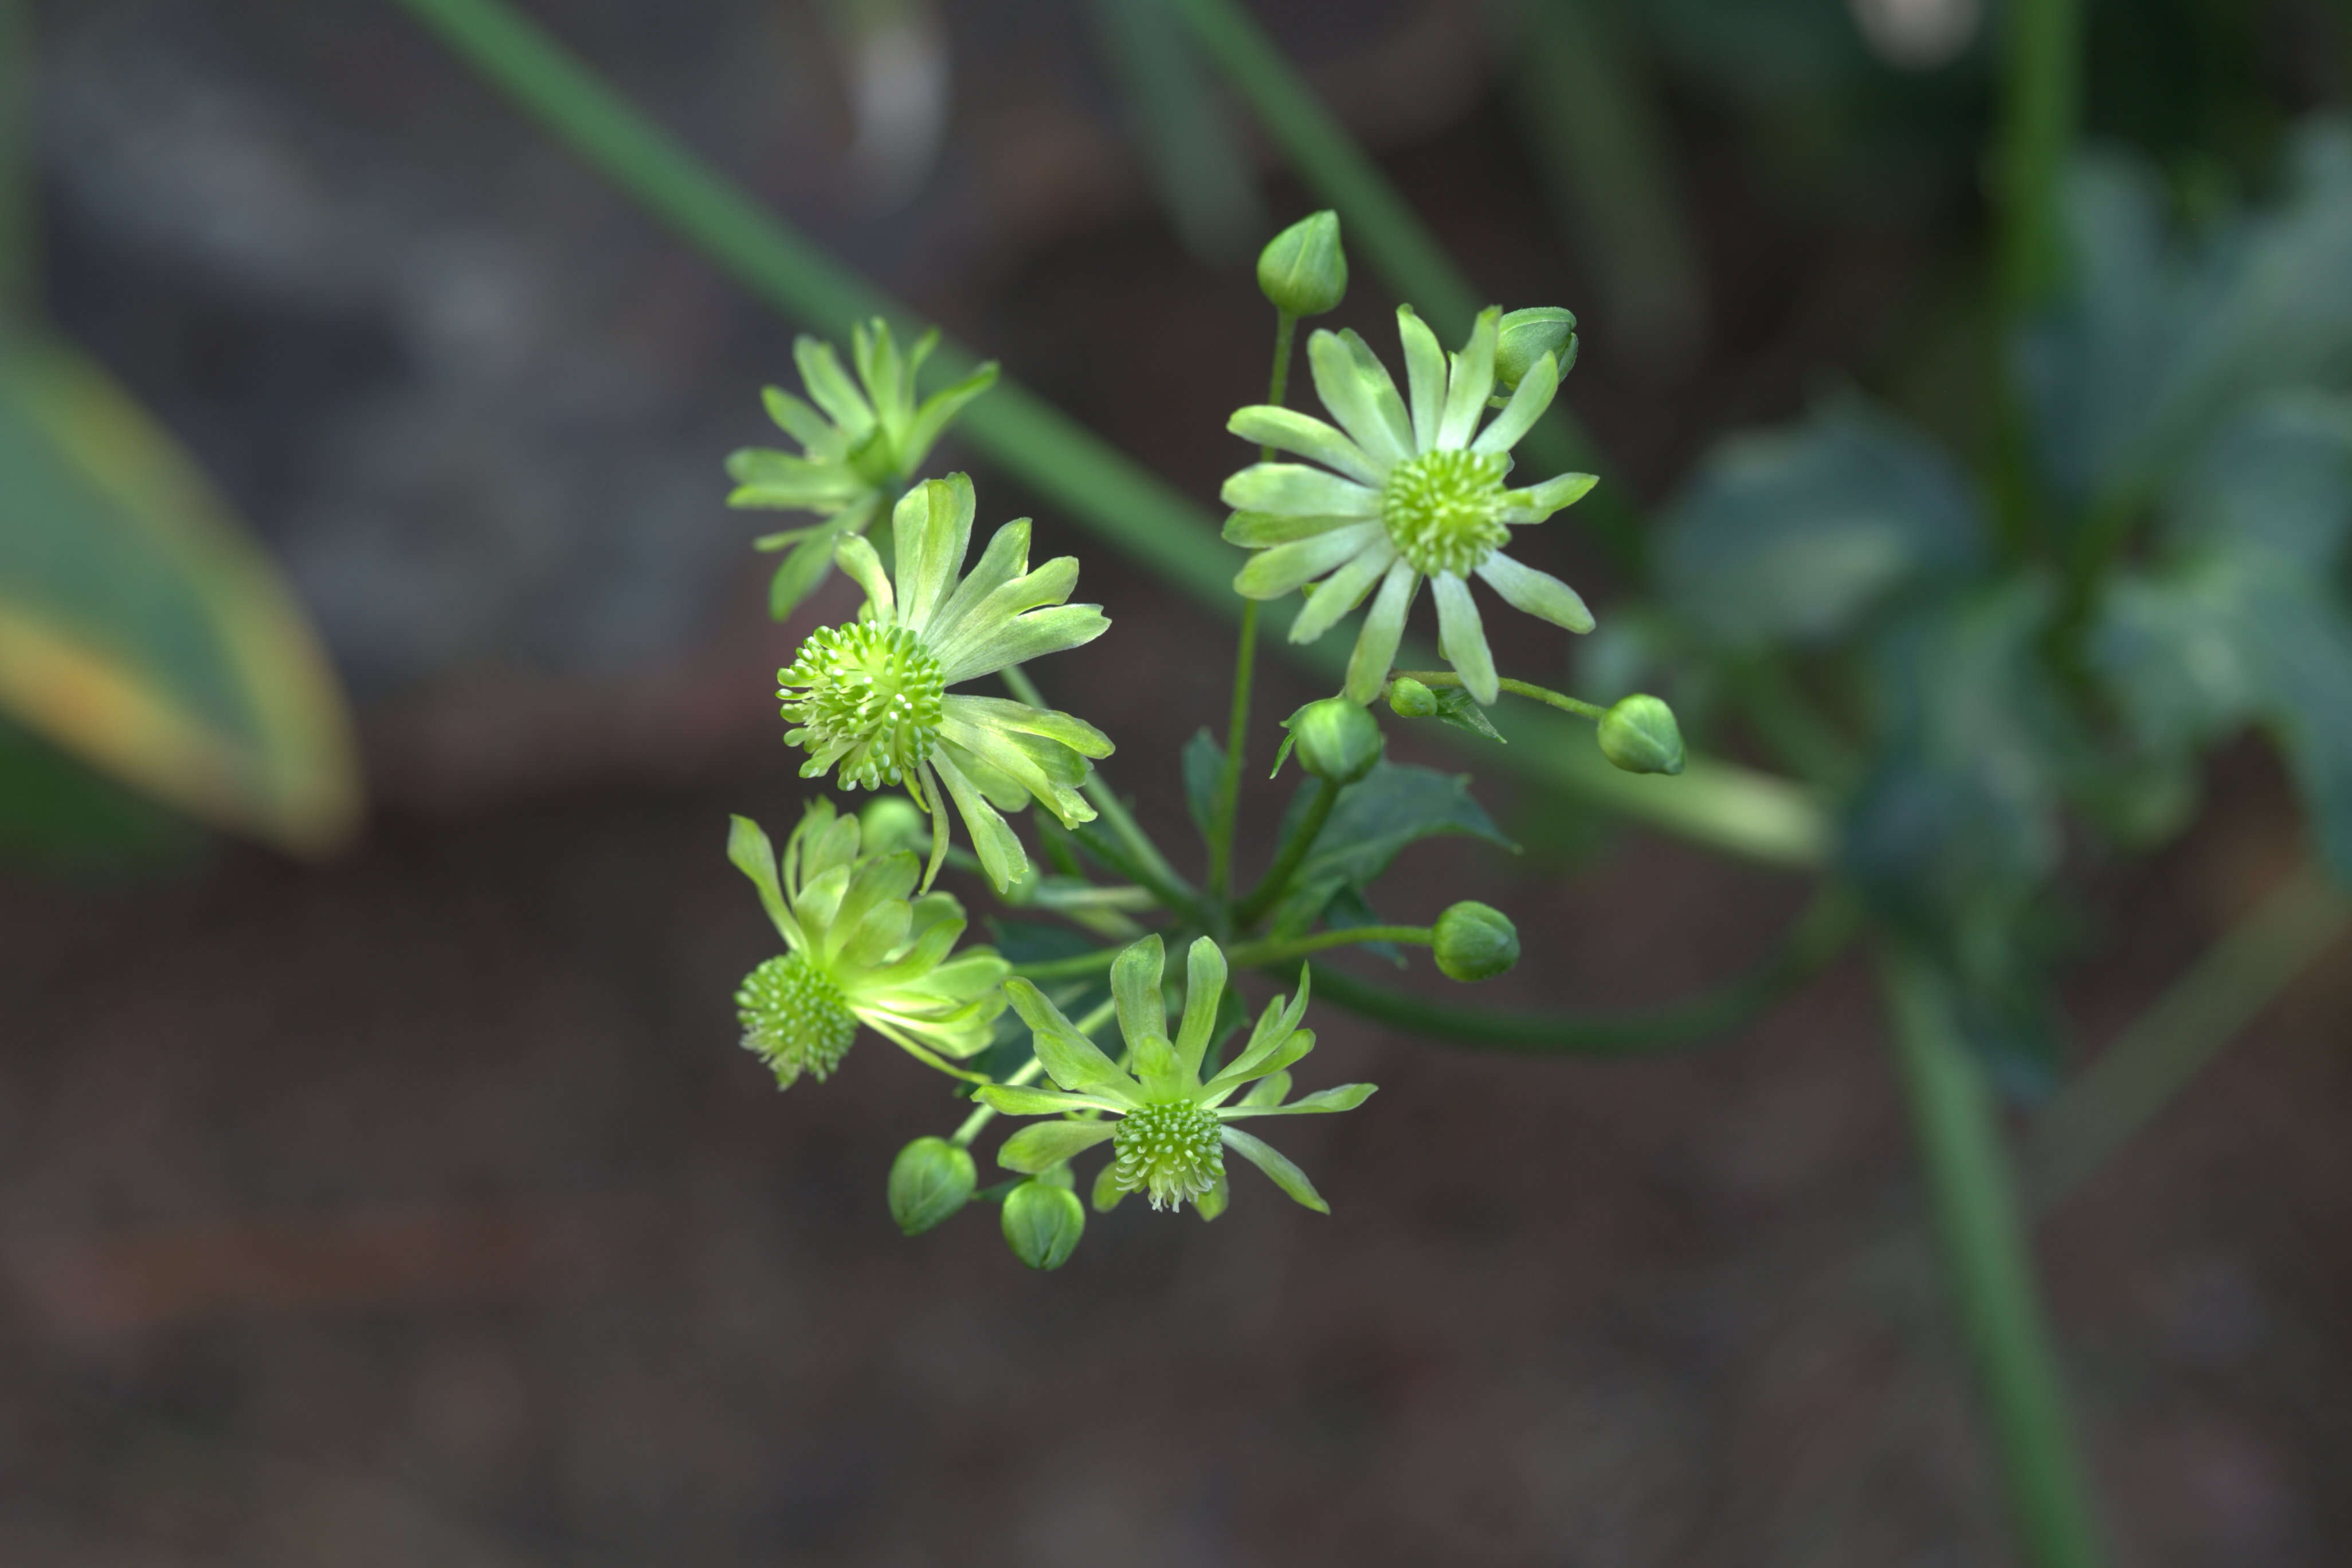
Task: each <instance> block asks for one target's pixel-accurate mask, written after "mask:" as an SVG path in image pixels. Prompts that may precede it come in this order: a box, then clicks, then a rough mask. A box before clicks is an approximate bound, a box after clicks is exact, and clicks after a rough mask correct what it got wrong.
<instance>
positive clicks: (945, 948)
mask: <svg viewBox="0 0 2352 1568" xmlns="http://www.w3.org/2000/svg"><path fill="white" fill-rule="evenodd" d="M858 838H859V827H858V821H857V818H856V817H854V816H839V815H836V814H835V811H834V807H833V803H832V802H831V801H829V800H824V799H822V798H820V799H818V800H815V801H813V802H811V803H810V804H809V806H808V808H807V811H806V812H805V814H804V815H803V816H802V817H801V823H800V826H798V827H795V828H794V829H793V833H792V837H789V838H787V839H786V840H785V841H784V853H783V858H782V864H781V866H780V865H779V863H778V860H777V856H776V851H775V848H774V847H773V846H772V844H771V843H770V842H769V840H768V836H767V834H766V833H765V832H763V831H761V827H760V826H759V824H757V823H755V822H753V821H751V819H750V818H748V817H742V816H739V817H737V818H735V825H734V831H733V832H732V833H731V834H730V835H729V837H728V840H727V857H728V858H729V859H730V860H732V861H733V862H734V863H735V866H736V868H737V869H739V870H740V871H741V872H742V873H743V874H744V875H745V876H747V877H749V878H751V885H752V886H753V887H755V888H757V889H759V890H760V902H761V904H762V905H764V906H765V907H766V909H767V911H768V918H769V919H770V920H772V921H774V922H775V925H776V931H777V933H778V934H779V935H781V936H782V938H783V939H784V946H785V949H786V951H785V952H783V953H782V954H781V955H779V956H777V957H775V958H772V959H769V960H768V961H767V962H766V963H762V964H761V965H760V966H759V967H758V968H757V969H754V970H753V971H751V973H750V974H748V975H746V976H745V977H744V980H743V984H742V987H741V988H740V990H739V991H737V992H736V994H735V1008H736V1014H737V1016H738V1017H739V1018H740V1019H741V1021H742V1025H743V1046H744V1048H745V1049H746V1050H749V1051H751V1052H753V1053H755V1054H756V1055H757V1056H758V1057H759V1058H760V1059H761V1060H762V1061H764V1062H766V1063H767V1064H768V1066H769V1067H770V1068H772V1069H773V1070H774V1072H775V1075H776V1084H777V1087H779V1088H782V1089H790V1088H791V1087H792V1086H793V1082H794V1080H796V1079H799V1077H800V1076H801V1075H802V1074H803V1073H806V1074H807V1075H808V1076H809V1077H811V1078H813V1079H817V1080H818V1081H819V1082H823V1081H824V1079H825V1077H826V1076H827V1075H828V1074H830V1073H831V1072H832V1071H833V1069H834V1068H836V1067H838V1066H840V1065H841V1058H842V1057H843V1056H844V1055H845V1054H846V1053H847V1051H848V1049H849V1047H850V1045H851V1043H852V1042H853V1041H854V1040H855V1039H856V1037H857V1028H858V1026H859V1025H861V1024H862V1025H864V1026H866V1027H867V1028H869V1029H871V1030H873V1031H874V1032H875V1033H876V1034H877V1035H880V1036H881V1037H883V1038H884V1039H887V1040H888V1041H890V1042H891V1043H892V1044H894V1045H897V1046H898V1047H902V1048H903V1049H905V1050H906V1051H908V1052H909V1053H910V1054H911V1055H913V1056H914V1057H915V1058H918V1059H919V1060H921V1061H923V1062H927V1063H929V1065H931V1066H933V1067H937V1068H942V1069H943V1070H946V1071H950V1072H953V1071H956V1070H957V1069H955V1068H951V1067H950V1066H949V1065H948V1064H949V1060H950V1059H954V1060H961V1059H962V1058H968V1057H971V1056H972V1055H974V1054H976V1053H977V1052H979V1051H980V1050H981V1049H982V1047H986V1046H987V1044H988V1043H989V1039H990V1037H991V1035H992V1031H993V1026H994V1024H995V1021H996V1016H997V1015H998V1014H1000V1013H1002V1012H1003V1011H1004V993H1003V980H1004V976H1005V973H1006V972H1007V966H1006V964H1005V963H1004V961H1003V959H1001V958H999V957H998V956H997V955H996V954H995V953H994V952H992V951H991V950H989V949H988V948H985V947H974V948H967V949H966V950H965V951H963V952H956V951H955V945H956V942H957V941H958V940H959V939H960V938H961V937H962V935H963V931H964V914H963V906H962V905H961V904H959V903H958V902H956V900H955V899H954V898H953V897H952V896H951V895H950V894H947V893H927V894H924V895H922V896H921V897H919V898H911V899H910V898H909V896H908V895H910V894H912V893H913V892H914V890H915V879H916V878H917V877H918V876H919V875H920V872H921V867H920V865H919V862H918V861H917V859H916V858H915V856H914V855H913V854H912V853H911V852H909V851H907V850H897V851H893V852H889V853H885V854H878V855H877V854H866V855H861V854H860V853H859V852H858Z"/></svg>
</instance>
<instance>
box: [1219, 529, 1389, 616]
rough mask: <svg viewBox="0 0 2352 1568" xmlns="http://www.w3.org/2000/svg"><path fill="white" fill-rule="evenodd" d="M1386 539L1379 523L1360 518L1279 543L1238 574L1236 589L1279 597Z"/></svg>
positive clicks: (1257, 595)
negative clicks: (1350, 525) (1348, 525)
mask: <svg viewBox="0 0 2352 1568" xmlns="http://www.w3.org/2000/svg"><path fill="white" fill-rule="evenodd" d="M1386 542H1387V541H1386V538H1385V536H1384V535H1383V534H1382V533H1381V525H1380V524H1379V523H1376V522H1360V523H1358V524H1357V525H1356V526H1355V527H1353V528H1337V529H1333V530H1332V531H1330V532H1328V533H1318V534H1317V535H1316V536H1315V537H1314V538H1312V539H1301V540H1296V541H1294V542H1291V543H1288V544H1277V545H1276V546H1274V547H1273V548H1272V549H1270V550H1261V551H1259V552H1257V553H1256V554H1255V555H1253V556H1251V557H1250V558H1249V561H1248V563H1246V564H1245V565H1244V566H1243V567H1242V569H1241V572H1240V573H1239V574H1238V575H1236V576H1235V577H1234V592H1235V593H1236V594H1239V595H1242V596H1243V597H1244V598H1250V599H1279V598H1280V597H1282V596H1283V595H1285V594H1287V593H1290V592H1291V591H1292V590H1294V589H1296V588H1297V586H1298V585H1299V584H1301V583H1305V582H1308V581H1310V580H1311V579H1313V578H1317V577H1320V576H1321V575H1323V574H1325V573H1326V572H1328V571H1330V570H1331V569H1332V568H1333V567H1335V566H1338V565H1339V564H1341V563H1344V562H1346V561H1348V560H1350V559H1351V558H1353V557H1354V556H1355V555H1357V554H1358V553H1359V552H1361V551H1364V550H1366V549H1369V548H1371V547H1373V546H1374V545H1381V546H1385V544H1386Z"/></svg>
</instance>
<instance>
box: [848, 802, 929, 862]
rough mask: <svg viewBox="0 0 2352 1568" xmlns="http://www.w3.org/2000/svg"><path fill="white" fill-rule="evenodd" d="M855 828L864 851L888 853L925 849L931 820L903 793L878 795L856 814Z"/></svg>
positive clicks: (927, 844)
mask: <svg viewBox="0 0 2352 1568" xmlns="http://www.w3.org/2000/svg"><path fill="white" fill-rule="evenodd" d="M857 831H858V837H859V839H860V841H861V844H862V850H863V853H865V854H867V855H888V854H891V853H894V852H895V851H898V850H900V849H917V850H920V849H928V848H929V847H930V842H931V819H930V818H929V817H928V816H924V815H923V810H922V807H920V806H919V805H916V804H915V803H914V802H913V801H911V800H908V798H907V797H906V796H905V795H881V796H878V797H877V798H876V799H875V800H874V802H873V803H872V804H871V805H867V806H866V809H865V810H863V811H861V812H859V813H858V814H857Z"/></svg>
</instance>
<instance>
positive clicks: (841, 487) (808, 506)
mask: <svg viewBox="0 0 2352 1568" xmlns="http://www.w3.org/2000/svg"><path fill="white" fill-rule="evenodd" d="M727 477H728V478H729V479H733V480H734V481H735V484H736V486H737V489H736V490H735V492H734V493H733V494H732V495H730V496H729V497H728V498H727V504H728V505H729V506H737V507H762V508H767V509H769V510H779V511H788V510H795V509H798V510H808V511H828V512H829V511H834V510H838V509H839V508H840V507H841V506H842V505H843V504H844V503H845V502H848V501H853V500H856V499H857V498H858V497H859V496H861V495H864V494H865V493H866V490H867V489H868V488H869V487H868V486H867V485H866V481H865V480H864V479H859V478H858V477H857V475H856V474H855V473H853V472H852V471H850V470H849V469H847V468H843V467H842V466H841V465H840V464H838V463H826V462H812V461H810V460H809V459H808V458H795V457H793V455H792V454H791V453H790V452H779V451H776V450H774V449H773V448H772V447H742V448H740V450H737V451H733V452H730V453H729V454H727Z"/></svg>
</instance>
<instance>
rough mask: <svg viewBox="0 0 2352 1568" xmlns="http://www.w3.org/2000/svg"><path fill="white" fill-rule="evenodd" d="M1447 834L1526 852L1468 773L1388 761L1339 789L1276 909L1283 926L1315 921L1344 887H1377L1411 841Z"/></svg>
mask: <svg viewBox="0 0 2352 1568" xmlns="http://www.w3.org/2000/svg"><path fill="white" fill-rule="evenodd" d="M1314 788H1315V786H1314V785H1312V784H1309V785H1307V786H1306V787H1305V788H1302V789H1301V790H1300V791H1299V792H1298V794H1297V795H1295V796H1293V797H1292V799H1291V803H1290V809H1289V811H1288V812H1287V813H1286V815H1285V816H1284V820H1283V836H1284V837H1288V836H1289V834H1290V832H1291V830H1292V829H1293V828H1294V827H1295V826H1297V823H1298V820H1299V818H1300V817H1301V816H1302V815H1303V814H1304V811H1305V804H1306V800H1307V796H1308V795H1310V794H1311V793H1312V792H1313V790H1314ZM1446 834H1458V835H1465V836H1467V837H1473V838H1481V839H1484V840H1486V842H1487V843H1489V844H1492V845H1494V846H1496V847H1498V848H1502V849H1507V850H1509V851H1511V852H1512V853H1513V854H1517V852H1518V846H1517V845H1516V844H1514V843H1512V842H1511V841H1510V840H1509V839H1508V838H1506V837H1504V836H1503V833H1502V830H1501V829H1499V828H1497V827H1496V826H1495V824H1494V821H1493V819H1492V818H1490V817H1489V816H1487V815H1486V808H1485V807H1483V806H1481V805H1479V804H1478V803H1477V802H1476V801H1475V800H1473V799H1472V798H1471V797H1470V780H1469V777H1468V776H1467V775H1466V774H1459V773H1439V772H1438V771H1437V770H1436V769H1434V768H1423V767H1412V766H1405V765H1401V764H1398V763H1385V762H1384V763H1380V764H1379V765H1377V766H1375V767H1374V768H1373V769H1372V771H1371V772H1370V773H1366V774H1365V775H1364V776H1363V777H1362V778H1360V779H1359V780H1357V781H1356V782H1355V783H1354V784H1349V786H1348V787H1347V788H1345V789H1343V790H1341V791H1340V792H1339V803H1338V804H1337V805H1334V806H1333V807H1332V808H1331V816H1330V817H1329V818H1328V820H1327V821H1326V822H1325V823H1324V825H1323V832H1322V836H1321V837H1318V839H1317V840H1316V841H1315V848H1314V849H1313V851H1312V852H1311V853H1309V854H1308V855H1307V858H1306V859H1305V860H1304V861H1302V862H1301V863H1300V864H1299V868H1298V871H1297V876H1296V877H1295V878H1294V879H1293V881H1292V891H1291V893H1290V895H1289V896H1288V897H1287V898H1286V899H1284V900H1283V901H1282V906H1281V909H1280V910H1279V911H1278V912H1277V913H1276V916H1275V921H1274V927H1275V929H1276V931H1304V930H1306V929H1307V927H1309V926H1311V925H1313V924H1314V923H1315V921H1316V920H1317V919H1318V917H1319V916H1321V915H1322V914H1323V913H1324V911H1325V910H1326V908H1327V906H1328V905H1329V903H1330V902H1331V900H1332V898H1333V896H1334V895H1336V894H1337V893H1338V892H1339V889H1342V888H1356V889H1364V888H1369V887H1370V886H1371V884H1372V883H1373V882H1375V881H1377V880H1378V879H1380V876H1381V873H1382V872H1384V871H1386V870H1387V869H1388V868H1389V863H1390V862H1391V861H1392V860H1394V859H1395V858H1397V855H1398V853H1399V851H1401V850H1402V849H1403V848H1404V847H1405V846H1407V845H1408V844H1412V843H1415V842H1417V841H1418V840H1420V839H1423V838H1429V837H1437V836H1440V835H1446Z"/></svg>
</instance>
